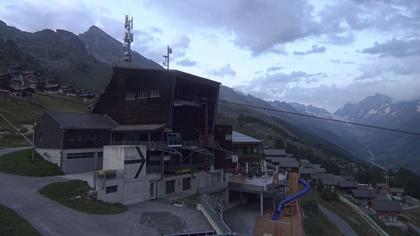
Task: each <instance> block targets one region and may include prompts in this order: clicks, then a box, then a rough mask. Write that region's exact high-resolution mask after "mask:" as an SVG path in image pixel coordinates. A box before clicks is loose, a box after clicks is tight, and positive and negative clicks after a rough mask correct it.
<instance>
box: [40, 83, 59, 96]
mask: <svg viewBox="0 0 420 236" xmlns="http://www.w3.org/2000/svg"><path fill="white" fill-rule="evenodd" d="M42 90H43V91H44V92H46V93H54V94H55V93H58V91H59V90H60V86H58V84H56V83H47V84H45V85H44V86H42Z"/></svg>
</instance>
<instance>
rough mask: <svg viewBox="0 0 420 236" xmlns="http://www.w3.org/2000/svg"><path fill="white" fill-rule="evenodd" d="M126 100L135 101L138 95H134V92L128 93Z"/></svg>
mask: <svg viewBox="0 0 420 236" xmlns="http://www.w3.org/2000/svg"><path fill="white" fill-rule="evenodd" d="M125 100H126V101H134V100H136V93H133V92H131V93H126V94H125Z"/></svg>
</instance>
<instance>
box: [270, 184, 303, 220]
mask: <svg viewBox="0 0 420 236" xmlns="http://www.w3.org/2000/svg"><path fill="white" fill-rule="evenodd" d="M299 183H300V184H302V185H303V189H302V190H300V191H299V192H296V193H294V194H292V195H289V196H286V198H285V199H283V200H282V201H281V202H279V203H278V204H277V208H276V211H275V212H274V214H273V216H272V217H271V219H272V220H280V216H281V210H282V209H283V207H284V206H285V205H286V204H287V203H289V202H291V201H294V200H296V199H298V198H300V197H301V196H303V195H304V194H306V193H307V192H309V190H310V189H311V186H310V185H309V183H308V182H306V181H305V180H304V179H302V178H300V179H299Z"/></svg>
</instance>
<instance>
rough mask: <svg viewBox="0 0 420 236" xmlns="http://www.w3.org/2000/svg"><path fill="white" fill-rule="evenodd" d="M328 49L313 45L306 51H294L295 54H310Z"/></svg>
mask: <svg viewBox="0 0 420 236" xmlns="http://www.w3.org/2000/svg"><path fill="white" fill-rule="evenodd" d="M326 51H327V49H326V48H325V47H319V46H318V45H312V48H311V49H309V50H308V51H304V52H297V51H295V52H293V54H295V55H308V54H314V53H324V52H326Z"/></svg>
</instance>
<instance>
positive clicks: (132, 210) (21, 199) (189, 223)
mask: <svg viewBox="0 0 420 236" xmlns="http://www.w3.org/2000/svg"><path fill="white" fill-rule="evenodd" d="M64 180H65V179H64V178H61V177H24V176H15V175H10V174H5V173H0V186H1V187H2V189H1V192H0V204H2V205H4V206H7V207H9V208H11V209H13V210H14V211H16V212H17V213H18V214H19V215H21V216H23V217H24V218H25V219H27V220H28V221H29V222H30V223H31V224H32V225H33V226H34V227H35V228H36V229H37V230H38V231H39V232H40V233H41V234H42V235H47V236H48V235H64V236H66V235H69V236H70V235H72V236H73V235H80V236H81V235H118V236H120V235H130V236H131V235H147V236H149V235H150V236H153V235H161V234H166V233H175V232H186V231H207V230H212V228H211V226H210V224H209V223H208V222H207V220H206V219H205V217H204V216H203V215H202V213H201V212H199V211H196V210H193V209H188V208H180V207H174V206H171V205H167V204H162V203H158V202H154V201H149V202H143V203H139V204H135V205H130V206H129V210H128V211H127V212H125V213H122V214H118V215H92V214H86V213H82V212H79V211H75V210H72V209H70V208H67V207H64V206H62V205H60V204H58V203H56V202H54V201H52V200H49V199H48V198H45V197H43V196H42V195H40V194H39V193H38V190H39V189H40V188H42V187H43V186H44V185H46V184H48V183H51V182H56V181H64Z"/></svg>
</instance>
